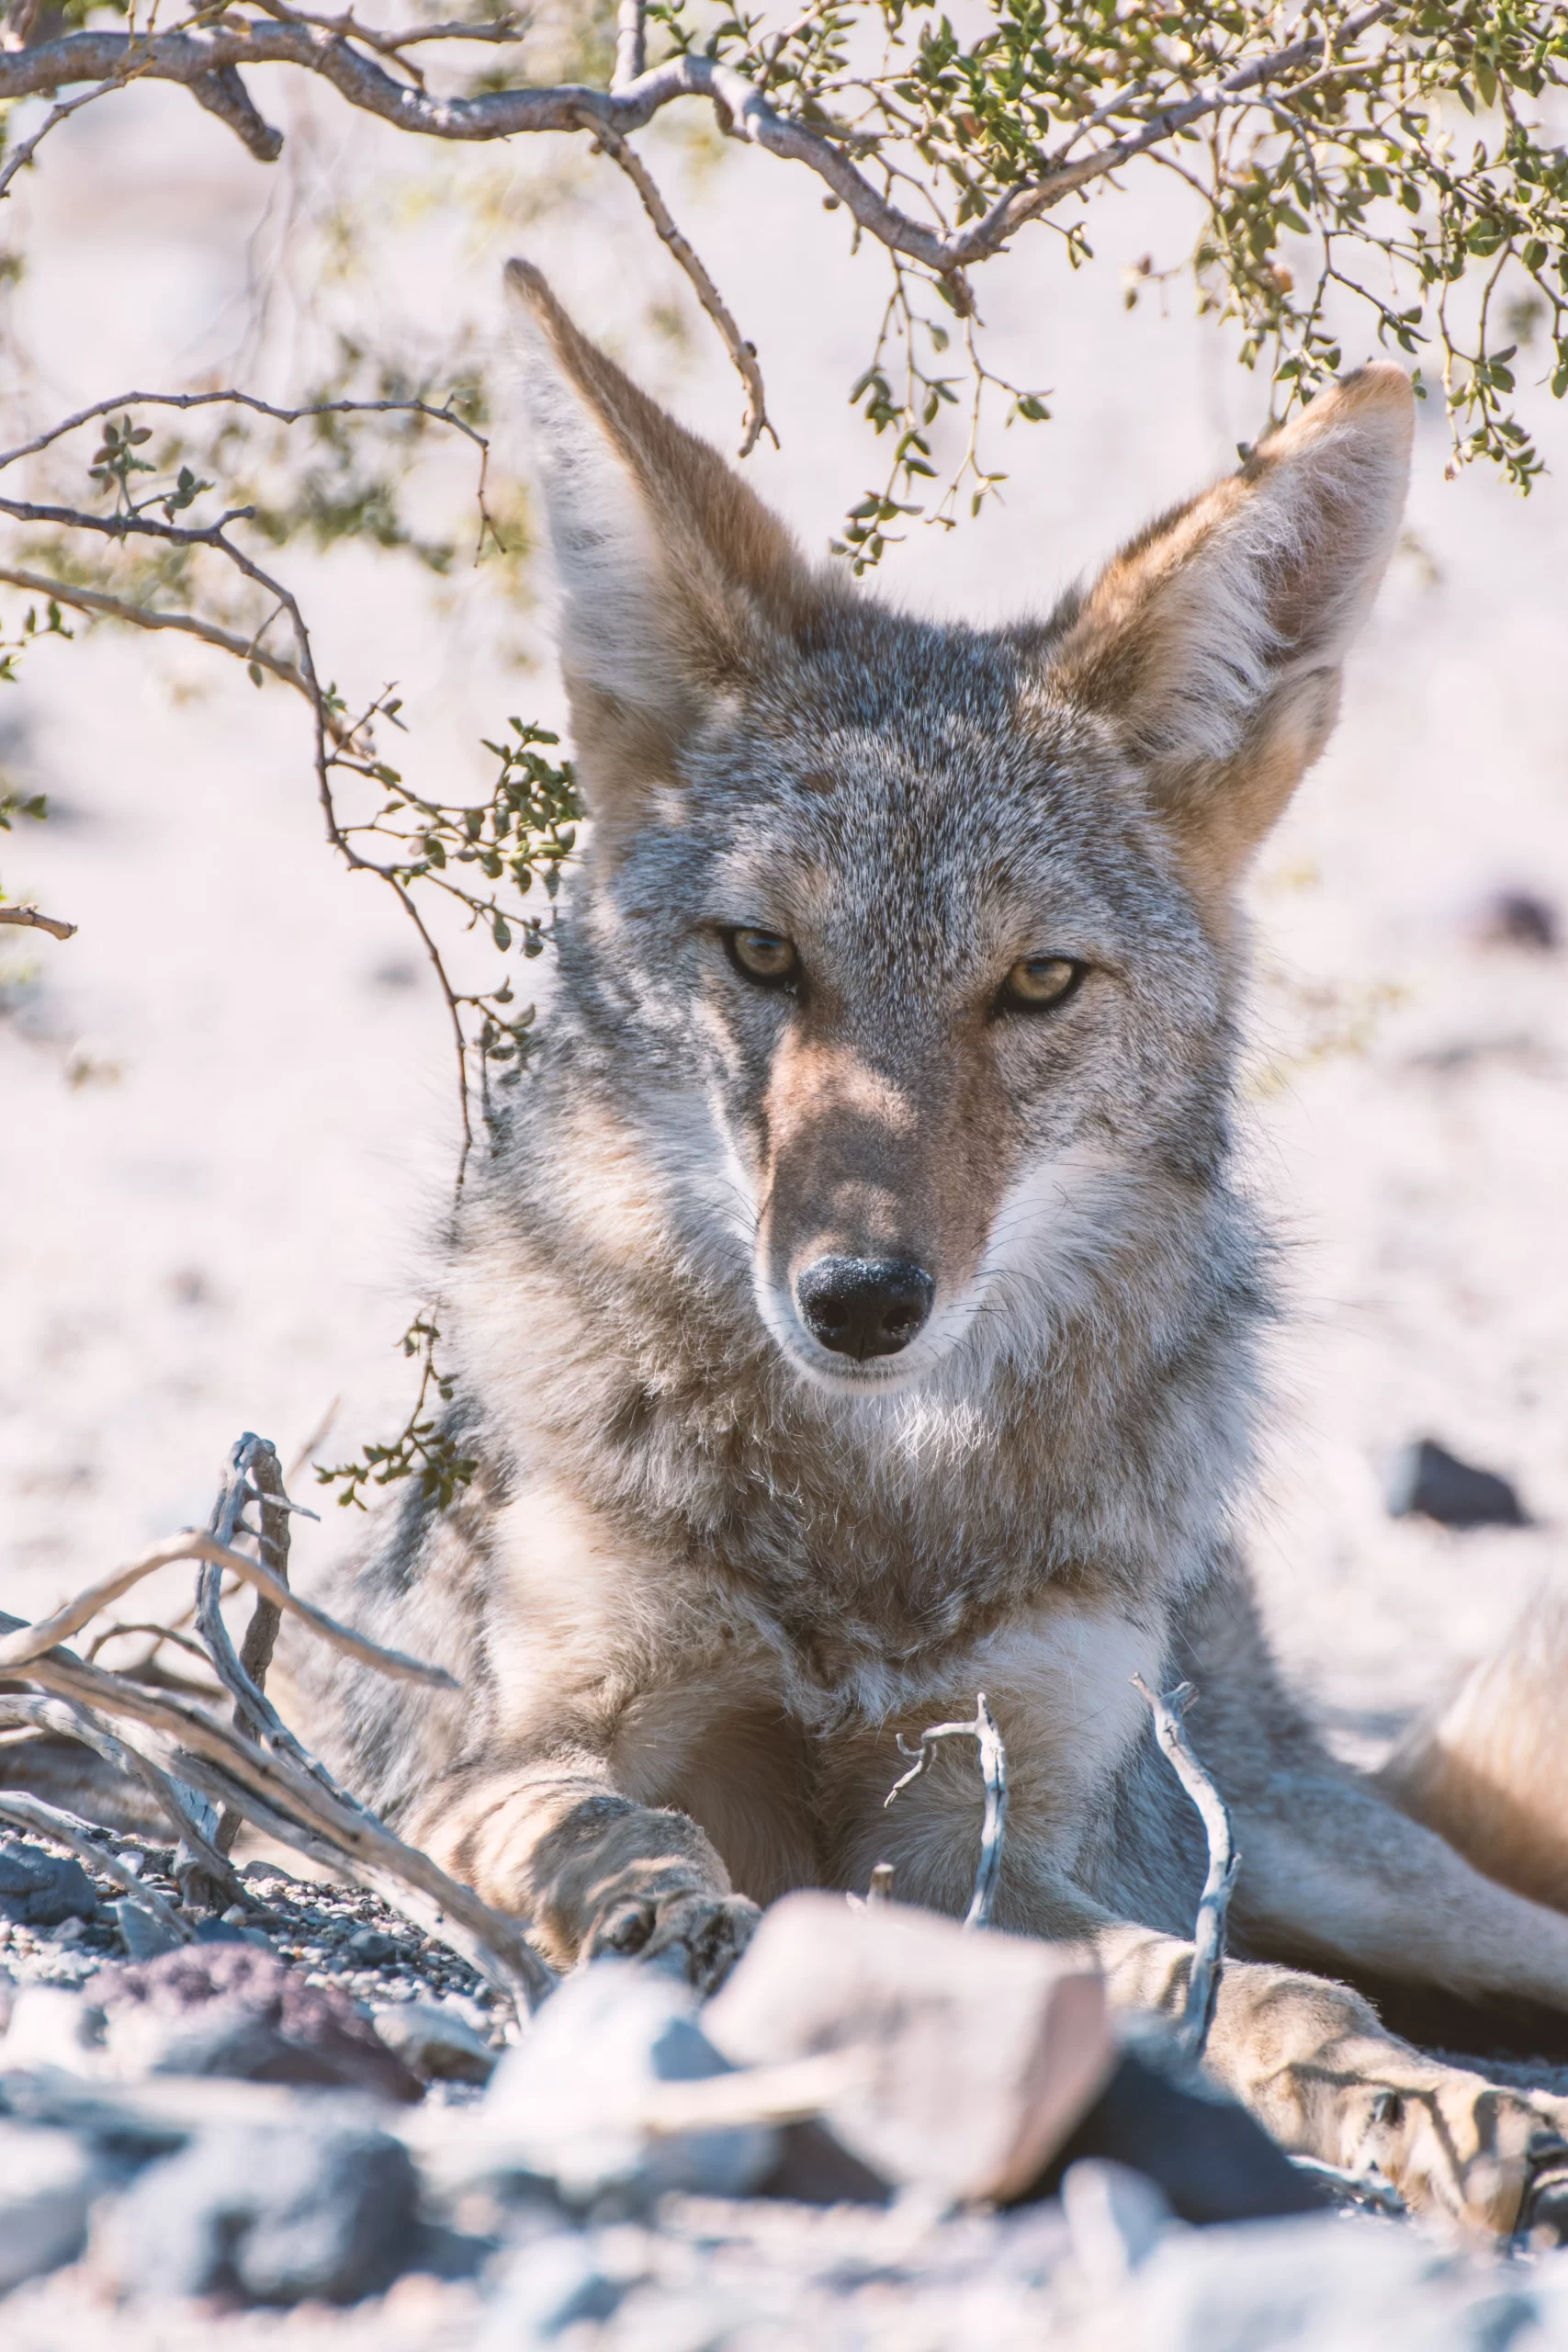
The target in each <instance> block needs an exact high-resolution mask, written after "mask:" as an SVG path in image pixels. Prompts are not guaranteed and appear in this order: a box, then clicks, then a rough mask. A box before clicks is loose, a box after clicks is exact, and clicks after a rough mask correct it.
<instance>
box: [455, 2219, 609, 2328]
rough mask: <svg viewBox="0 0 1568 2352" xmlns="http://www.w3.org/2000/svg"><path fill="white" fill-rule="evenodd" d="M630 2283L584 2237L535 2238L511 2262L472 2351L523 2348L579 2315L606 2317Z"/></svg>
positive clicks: (574, 2321) (581, 2317)
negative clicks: (605, 2263) (610, 2268)
mask: <svg viewBox="0 0 1568 2352" xmlns="http://www.w3.org/2000/svg"><path fill="white" fill-rule="evenodd" d="M633 2284H635V2278H633V2277H630V2276H626V2275H622V2274H619V2273H613V2272H612V2271H610V2270H609V2269H608V2268H607V2267H606V2266H605V2265H604V2261H603V2260H602V2258H601V2256H600V2253H599V2250H598V2248H597V2247H596V2246H595V2245H594V2244H593V2241H592V2239H591V2238H589V2237H586V2236H580V2235H578V2234H577V2233H575V2232H574V2233H571V2234H570V2235H567V2234H565V2233H558V2234H556V2235H554V2236H551V2237H546V2238H536V2240H535V2241H534V2243H533V2244H532V2245H527V2246H525V2247H524V2249H523V2251H522V2252H521V2253H520V2254H518V2255H517V2256H514V2257H513V2261H512V2263H511V2264H510V2266H509V2267H508V2269H507V2272H506V2276H505V2278H504V2279H503V2280H502V2287H501V2291H500V2293H499V2295H498V2296H497V2297H496V2301H495V2305H494V2308H493V2310H492V2312H491V2317H490V2321H489V2324H488V2325H487V2326H486V2328H485V2330H484V2333H483V2335H481V2336H480V2337H479V2342H478V2344H477V2345H476V2346H475V2347H474V2352H522V2348H523V2347H524V2346H530V2345H536V2344H539V2343H548V2342H550V2340H551V2339H552V2338H553V2337H555V2336H558V2335H561V2334H562V2332H563V2331H564V2330H565V2329H567V2328H569V2327H575V2326H576V2325H577V2324H578V2323H579V2322H580V2321H584V2320H587V2321H592V2320H601V2319H610V2318H612V2317H613V2316H614V2314H615V2311H616V2310H617V2308H618V2307H619V2305H620V2303H621V2301H622V2300H623V2298H624V2297H625V2295H626V2290H627V2288H628V2287H630V2286H632V2285H633Z"/></svg>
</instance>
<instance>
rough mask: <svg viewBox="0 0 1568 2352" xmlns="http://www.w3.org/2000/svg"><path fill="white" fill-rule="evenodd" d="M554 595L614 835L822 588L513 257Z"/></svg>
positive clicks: (593, 806)
mask: <svg viewBox="0 0 1568 2352" xmlns="http://www.w3.org/2000/svg"><path fill="white" fill-rule="evenodd" d="M506 282H507V290H508V292H509V293H510V294H511V296H512V298H513V311H514V316H515V321H516V326H517V347H518V353H519V356H520V358H521V360H522V364H523V382H524V394H525V405H526V410H527V413H528V417H529V420H530V422H531V424H532V425H533V428H534V435H535V440H536V448H537V452H538V456H539V460H540V466H541V470H542V472H543V476H544V484H545V496H546V503H547V510H548V515H549V526H550V539H551V544H552V548H553V549H554V554H555V560H556V568H557V571H558V576H559V583H560V593H561V615H560V640H561V642H560V652H561V666H562V670H563V672H564V674H565V678H566V684H567V691H568V693H569V695H570V699H571V709H572V727H573V734H574V737H575V741H576V750H577V753H578V760H579V767H580V773H581V778H582V783H583V787H584V791H585V795H586V797H587V801H588V806H589V809H590V811H591V813H592V815H593V816H594V817H595V818H598V819H600V820H604V822H605V823H607V825H608V827H609V828H610V830H611V831H614V830H615V829H616V828H617V826H619V825H620V824H624V823H626V822H632V821H635V819H636V815H637V808H638V805H639V803H640V801H641V799H642V797H643V795H644V793H645V792H646V791H647V790H649V788H652V787H657V786H660V785H667V784H669V783H670V782H671V781H672V780H673V778H674V775H675V772H676V769H677V767H678V763H679V754H680V750H681V746H682V743H683V742H684V741H686V740H687V739H688V738H689V736H690V735H691V734H692V732H693V731H694V729H695V728H696V727H697V726H698V725H699V724H700V723H701V720H702V717H703V713H704V710H705V708H706V707H710V706H711V704H712V702H713V700H714V698H715V697H716V696H718V695H723V694H724V693H725V692H726V691H727V690H728V688H730V687H732V686H734V685H736V684H740V683H741V682H742V681H743V680H744V679H745V678H746V677H747V676H748V675H750V674H752V673H755V672H756V671H757V670H758V669H760V668H761V667H762V666H765V664H766V663H767V661H768V657H769V653H770V651H771V650H773V649H776V648H777V646H778V645H779V643H780V641H781V639H785V638H787V637H790V636H793V635H795V634H797V633H798V632H799V631H800V630H801V629H802V628H804V627H805V626H806V624H807V621H808V619H809V617H810V616H811V613H812V612H813V610H814V609H815V608H817V607H818V605H819V604H820V602H821V600H822V596H823V594H824V591H823V590H822V588H821V587H820V586H819V584H818V582H817V581H816V580H815V579H814V578H813V575H812V574H811V572H810V571H808V569H807V565H806V563H805V561H804V560H803V559H802V557H801V555H800V553H799V550H798V549H797V548H796V547H795V542H794V540H793V539H792V538H791V537H790V536H789V533H788V532H787V531H786V530H785V529H784V526H783V524H782V523H780V522H779V521H777V519H776V518H775V517H774V516H773V515H771V514H770V513H769V512H768V509H767V508H766V507H765V506H764V505H763V504H762V503H761V500H760V499H758V498H756V497H755V496H753V494H752V492H750V490H749V489H748V488H747V487H746V485H745V483H744V482H742V481H739V480H738V479H737V477H736V476H735V475H734V474H733V473H732V472H731V471H730V469H729V468H728V465H726V463H725V462H724V460H723V458H720V457H719V456H718V454H717V452H716V450H714V449H710V448H709V447H707V445H706V443H705V442H702V441H699V440H697V439H696V438H695V437H694V435H692V434H690V433H688V432H686V431H685V430H684V429H683V427H682V426H681V425H679V424H676V423H675V422H674V420H673V419H672V418H671V417H669V416H667V415H666V414H665V413H664V412H663V410H662V409H661V408H660V407H659V406H658V405H657V403H656V402H655V401H651V400H649V397H648V395H647V394H646V393H645V392H641V391H639V390H637V386H636V385H635V384H634V383H632V382H631V381H630V380H629V379H628V378H626V376H625V375H623V374H622V372H621V370H620V368H617V367H616V366H615V362H614V361H613V360H611V359H608V358H606V357H605V356H604V353H603V352H602V351H600V350H599V349H598V348H597V347H596V345H593V344H592V343H590V342H589V341H588V339H587V337H586V336H585V335H583V334H580V333H579V332H578V330H577V328H576V327H575V326H574V325H573V324H572V322H571V321H570V318H568V316H567V314H566V312H565V311H563V310H562V308H561V306H560V304H559V303H558V301H557V300H556V298H555V296H554V294H553V293H552V292H551V291H550V288H549V287H548V286H547V283H546V281H545V279H544V278H543V277H541V276H540V274H539V272H538V271H537V270H536V269H535V268H533V267H532V266H531V265H530V264H529V263H527V262H523V261H513V262H509V263H508V264H507V267H506Z"/></svg>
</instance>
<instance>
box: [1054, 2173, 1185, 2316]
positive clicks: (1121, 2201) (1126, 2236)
mask: <svg viewBox="0 0 1568 2352" xmlns="http://www.w3.org/2000/svg"><path fill="white" fill-rule="evenodd" d="M1062 2208H1063V2211H1065V2213H1066V2217H1067V2227H1068V2229H1069V2230H1070V2231H1071V2233H1072V2241H1073V2254H1074V2256H1075V2258H1076V2259H1077V2266H1078V2268H1079V2269H1080V2270H1081V2271H1082V2272H1083V2275H1084V2277H1085V2278H1087V2279H1088V2280H1089V2284H1090V2286H1092V2287H1119V2286H1121V2285H1122V2282H1123V2281H1124V2280H1125V2279H1127V2278H1131V2277H1132V2275H1133V2273H1134V2270H1137V2269H1139V2268H1141V2267H1142V2266H1143V2265H1144V2263H1145V2262H1146V2261H1147V2260H1148V2258H1149V2256H1150V2255H1151V2254H1152V2253H1153V2252H1154V2250H1155V2248H1156V2246H1157V2245H1158V2244H1159V2242H1160V2240H1161V2239H1162V2238H1163V2237H1165V2236H1167V2235H1168V2233H1169V2232H1170V2231H1172V2230H1179V2229H1181V2228H1183V2227H1184V2226H1185V2224H1184V2223H1182V2222H1179V2221H1178V2220H1177V2218H1176V2216H1175V2214H1174V2213H1173V2212H1172V2211H1171V2210H1170V2207H1169V2205H1168V2203H1167V2202H1166V2199H1165V2197H1164V2196H1163V2194H1162V2193H1161V2191H1160V2190H1159V2189H1158V2188H1156V2186H1155V2184H1154V2182H1153V2181H1152V2180H1148V2179H1146V2178H1145V2176H1144V2175H1143V2174H1142V2173H1141V2172H1134V2171H1133V2170H1131V2168H1130V2167H1129V2166H1128V2165H1118V2164H1112V2163H1111V2162H1110V2161H1109V2160H1108V2159H1106V2158H1105V2157H1102V2156H1085V2157H1083V2158H1082V2159H1081V2160H1080V2161H1079V2162H1078V2163H1077V2164H1076V2165H1068V2166H1067V2169H1066V2173H1065V2174H1064V2175H1063V2177H1062Z"/></svg>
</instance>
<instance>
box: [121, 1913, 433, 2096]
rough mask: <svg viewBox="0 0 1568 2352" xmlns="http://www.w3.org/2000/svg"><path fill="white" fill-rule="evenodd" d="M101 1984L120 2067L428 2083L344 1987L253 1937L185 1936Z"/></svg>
mask: <svg viewBox="0 0 1568 2352" xmlns="http://www.w3.org/2000/svg"><path fill="white" fill-rule="evenodd" d="M94 1991H95V1993H96V1996H97V1997H98V1999H99V2000H100V2001H101V2002H102V2004H103V2007H104V2009H105V2011H106V2012H107V2018H108V2046H109V2052H110V2054H111V2056H112V2058H113V2059H114V2061H115V2063H116V2064H117V2066H118V2067H119V2068H121V2069H124V2070H130V2071H132V2072H141V2073H148V2074H161V2075H237V2076H240V2077H243V2079H245V2080H247V2081H251V2082H263V2083H310V2084H317V2085H322V2086H327V2085H331V2086H338V2087H340V2088H354V2089H358V2090H366V2091H370V2092H373V2093H375V2094H377V2095H378V2097H380V2098H400V2099H415V2098H419V2097H420V2093H421V2086H420V2084H419V2082H418V2081H417V2080H416V2078H415V2077H414V2075H412V2074H411V2073H410V2071H409V2069H408V2068H407V2067H406V2066H405V2065H404V2064H403V2063H402V2061H401V2059H400V2058H399V2057H398V2056H397V2055H396V2054H395V2053H394V2052H392V2051H391V2050H389V2048H388V2047H387V2045H386V2043H385V2042H384V2041H381V2040H380V2038H379V2037H378V2034H377V2033H376V2031H375V2030H374V2029H373V2027H372V2026H371V2024H370V2022H369V2020H368V2019H367V2018H366V2017H364V2016H363V2015H362V2014H361V2012H360V2011H359V2010H358V2009H357V2008H356V2007H355V2004H354V2003H353V2002H352V2001H351V2000H350V1999H349V1998H348V1997H347V1996H346V1995H345V1994H344V1993H340V1992H338V1991H336V1990H335V1989H334V1988H333V1987H332V1986H330V1985H310V1984H308V1983H307V1982H306V1979H305V1976H304V1973H303V1972H302V1971H300V1970H299V1969H295V1968H289V1967H288V1966H286V1964H285V1963H284V1962H282V1961H281V1960H279V1959H277V1958H276V1955H275V1954H273V1953H271V1952H262V1951H255V1950H254V1949H253V1948H252V1946H251V1945H250V1944H248V1943H243V1942H242V1943H228V1942H224V1943H216V1944H185V1945H182V1946H181V1948H180V1950H179V1951H171V1952H165V1953H164V1955H163V1956H162V1957H161V1958H160V1959H157V1960H152V1961H147V1962H143V1963H141V1965H139V1966H133V1967H127V1968H118V1969H114V1968H106V1969H104V1970H103V1971H101V1972H100V1973H99V1975H98V1976H97V1977H96V1979H95V1983H94Z"/></svg>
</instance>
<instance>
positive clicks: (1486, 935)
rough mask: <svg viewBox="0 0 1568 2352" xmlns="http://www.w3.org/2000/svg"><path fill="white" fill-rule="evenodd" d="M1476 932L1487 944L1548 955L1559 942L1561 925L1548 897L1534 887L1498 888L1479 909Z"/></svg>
mask: <svg viewBox="0 0 1568 2352" xmlns="http://www.w3.org/2000/svg"><path fill="white" fill-rule="evenodd" d="M1478 929H1479V932H1480V935H1481V937H1482V939H1483V940H1484V941H1485V942H1486V944H1488V945H1489V946H1494V947H1528V948H1533V949H1534V950H1535V952H1536V954H1537V955H1540V956H1550V955H1551V954H1552V953H1553V951H1554V950H1555V949H1556V948H1557V947H1558V946H1559V945H1560V944H1561V942H1562V922H1561V921H1560V919H1559V916H1558V912H1557V909H1556V908H1555V907H1554V906H1553V905H1552V903H1551V899H1543V898H1542V897H1541V896H1540V893H1539V892H1538V891H1535V890H1520V889H1513V890H1499V891H1497V892H1496V893H1495V896H1494V897H1493V898H1491V899H1488V900H1487V902H1486V904H1485V906H1484V907H1483V909H1482V910H1481V920H1480V922H1479V925H1478Z"/></svg>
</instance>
